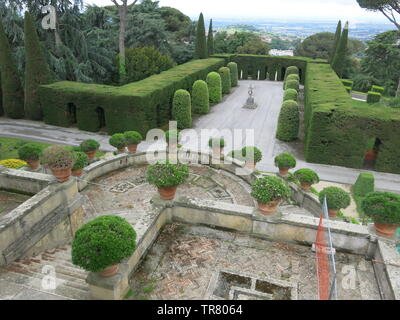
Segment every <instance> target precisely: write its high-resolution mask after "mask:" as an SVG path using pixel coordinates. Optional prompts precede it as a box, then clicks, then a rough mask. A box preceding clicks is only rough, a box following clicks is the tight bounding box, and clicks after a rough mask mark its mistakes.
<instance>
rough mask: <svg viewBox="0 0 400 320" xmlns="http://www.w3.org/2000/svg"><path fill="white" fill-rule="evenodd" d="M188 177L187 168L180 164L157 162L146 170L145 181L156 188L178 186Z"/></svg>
mask: <svg viewBox="0 0 400 320" xmlns="http://www.w3.org/2000/svg"><path fill="white" fill-rule="evenodd" d="M188 177H189V168H188V167H187V166H186V165H184V164H181V163H178V164H171V163H169V161H166V162H157V163H155V164H153V165H151V166H149V168H148V169H147V177H146V178H147V181H148V182H149V183H150V184H152V185H155V186H156V187H157V188H167V187H174V186H178V185H180V184H182V183H184V182H185V181H186V179H187V178H188Z"/></svg>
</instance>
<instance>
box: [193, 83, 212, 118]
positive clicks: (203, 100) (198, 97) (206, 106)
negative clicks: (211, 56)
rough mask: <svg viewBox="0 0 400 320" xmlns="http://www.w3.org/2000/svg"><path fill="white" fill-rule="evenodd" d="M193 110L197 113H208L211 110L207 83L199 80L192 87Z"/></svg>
mask: <svg viewBox="0 0 400 320" xmlns="http://www.w3.org/2000/svg"><path fill="white" fill-rule="evenodd" d="M192 111H193V113H195V114H207V113H208V112H209V111H210V95H209V93H208V86H207V83H206V82H205V81H203V80H197V81H196V82H195V83H194V84H193V88H192Z"/></svg>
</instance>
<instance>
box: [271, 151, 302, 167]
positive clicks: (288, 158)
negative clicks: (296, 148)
mask: <svg viewBox="0 0 400 320" xmlns="http://www.w3.org/2000/svg"><path fill="white" fill-rule="evenodd" d="M274 162H275V166H276V167H278V168H279V169H293V168H296V165H297V161H296V158H295V157H294V156H293V155H292V154H290V153H281V154H280V155H278V156H276V157H275V160H274Z"/></svg>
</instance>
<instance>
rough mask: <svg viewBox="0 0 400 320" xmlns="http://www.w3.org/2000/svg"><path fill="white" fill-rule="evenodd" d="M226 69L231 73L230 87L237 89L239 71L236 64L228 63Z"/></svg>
mask: <svg viewBox="0 0 400 320" xmlns="http://www.w3.org/2000/svg"><path fill="white" fill-rule="evenodd" d="M228 68H229V70H230V71H231V86H232V88H234V87H237V85H238V82H239V71H238V65H237V63H236V62H229V63H228Z"/></svg>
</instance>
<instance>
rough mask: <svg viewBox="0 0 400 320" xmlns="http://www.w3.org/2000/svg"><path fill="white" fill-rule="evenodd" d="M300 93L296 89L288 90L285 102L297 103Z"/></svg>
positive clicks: (285, 94) (284, 96)
mask: <svg viewBox="0 0 400 320" xmlns="http://www.w3.org/2000/svg"><path fill="white" fill-rule="evenodd" d="M297 96H298V93H297V91H296V90H295V89H286V90H285V93H284V95H283V101H287V100H293V101H297Z"/></svg>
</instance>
